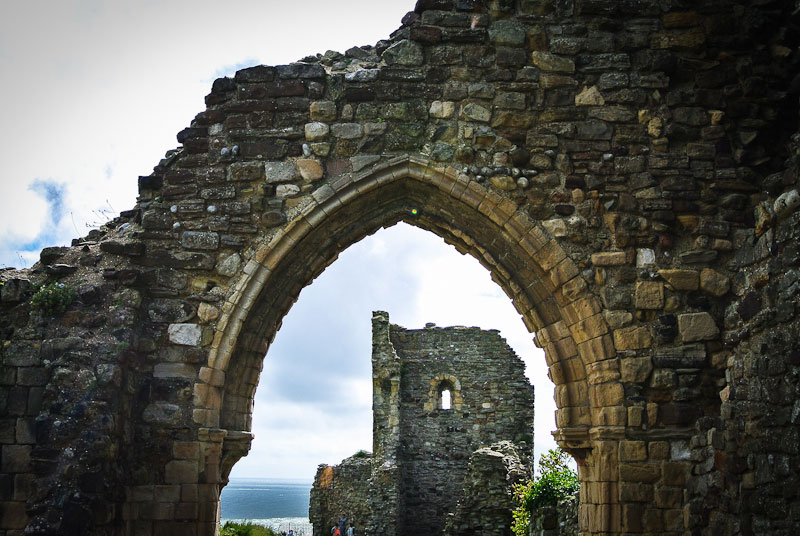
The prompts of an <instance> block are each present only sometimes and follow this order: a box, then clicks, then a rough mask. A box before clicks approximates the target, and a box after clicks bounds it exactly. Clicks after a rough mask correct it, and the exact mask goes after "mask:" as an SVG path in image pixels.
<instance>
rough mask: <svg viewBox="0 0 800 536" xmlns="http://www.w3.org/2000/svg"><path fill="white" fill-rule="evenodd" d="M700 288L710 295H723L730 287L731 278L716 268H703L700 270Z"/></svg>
mask: <svg viewBox="0 0 800 536" xmlns="http://www.w3.org/2000/svg"><path fill="white" fill-rule="evenodd" d="M700 288H701V289H703V291H704V292H707V293H709V294H711V295H712V296H717V297H720V296H724V295H725V294H727V293H728V290H730V288H731V280H730V278H728V277H727V276H725V275H723V274H721V273H719V272H717V271H716V270H712V269H711V268H703V269H702V270H701V271H700Z"/></svg>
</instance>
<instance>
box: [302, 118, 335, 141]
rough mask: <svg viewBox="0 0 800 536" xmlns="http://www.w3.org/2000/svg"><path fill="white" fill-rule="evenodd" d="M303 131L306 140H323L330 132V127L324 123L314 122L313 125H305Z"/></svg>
mask: <svg viewBox="0 0 800 536" xmlns="http://www.w3.org/2000/svg"><path fill="white" fill-rule="evenodd" d="M304 131H305V135H306V140H308V141H317V140H322V139H325V138H326V137H327V136H328V133H329V132H330V131H331V127H329V126H328V125H326V124H325V123H321V122H319V121H315V122H313V123H306V125H305V127H304Z"/></svg>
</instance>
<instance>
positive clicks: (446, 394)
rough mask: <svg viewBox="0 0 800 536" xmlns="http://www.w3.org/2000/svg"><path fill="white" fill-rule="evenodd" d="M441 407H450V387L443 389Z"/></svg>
mask: <svg viewBox="0 0 800 536" xmlns="http://www.w3.org/2000/svg"><path fill="white" fill-rule="evenodd" d="M441 407H442V409H450V389H445V390H444V391H442V400H441Z"/></svg>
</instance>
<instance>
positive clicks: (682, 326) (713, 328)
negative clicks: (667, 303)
mask: <svg viewBox="0 0 800 536" xmlns="http://www.w3.org/2000/svg"><path fill="white" fill-rule="evenodd" d="M678 330H679V332H680V335H681V340H682V341H683V342H694V341H708V340H713V339H716V338H717V337H718V336H719V328H718V327H717V324H716V322H714V319H713V318H712V316H711V315H710V314H708V313H686V314H682V315H678Z"/></svg>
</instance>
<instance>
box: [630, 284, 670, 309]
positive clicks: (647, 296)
mask: <svg viewBox="0 0 800 536" xmlns="http://www.w3.org/2000/svg"><path fill="white" fill-rule="evenodd" d="M634 305H635V306H636V308H637V309H661V308H663V307H664V284H663V283H659V282H655V281H639V282H637V283H636V297H635V300H634Z"/></svg>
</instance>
